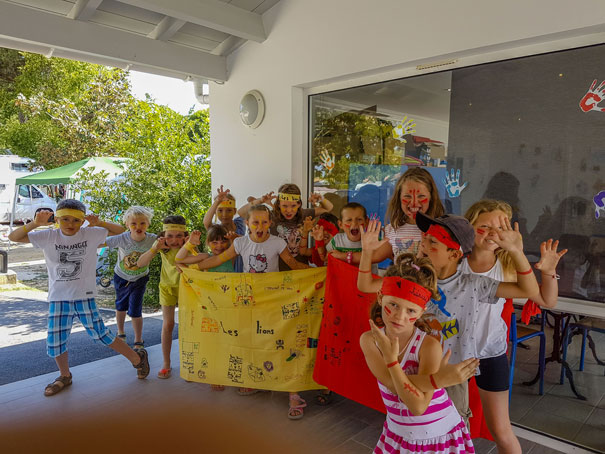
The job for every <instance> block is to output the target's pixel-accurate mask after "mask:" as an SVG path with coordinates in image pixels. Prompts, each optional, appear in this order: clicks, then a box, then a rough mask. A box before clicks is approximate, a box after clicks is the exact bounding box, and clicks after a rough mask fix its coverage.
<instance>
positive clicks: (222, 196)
mask: <svg viewBox="0 0 605 454" xmlns="http://www.w3.org/2000/svg"><path fill="white" fill-rule="evenodd" d="M217 191H218V196H217V197H216V200H218V201H219V202H224V201H225V200H227V196H228V195H229V189H223V185H222V184H221V187H220V188H218V189H217Z"/></svg>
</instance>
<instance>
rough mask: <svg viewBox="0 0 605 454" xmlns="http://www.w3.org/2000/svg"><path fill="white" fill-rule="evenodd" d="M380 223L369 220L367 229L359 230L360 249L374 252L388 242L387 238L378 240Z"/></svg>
mask: <svg viewBox="0 0 605 454" xmlns="http://www.w3.org/2000/svg"><path fill="white" fill-rule="evenodd" d="M380 226H381V224H380V221H378V220H371V221H370V222H368V226H367V228H366V229H365V230H364V229H363V228H362V229H361V249H362V250H364V251H368V252H371V251H375V250H376V249H378V248H380V246H382V245H383V244H384V243H387V242H388V241H389V240H388V239H387V238H385V239H383V240H379V239H378V238H379V237H380Z"/></svg>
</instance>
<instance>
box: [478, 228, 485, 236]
mask: <svg viewBox="0 0 605 454" xmlns="http://www.w3.org/2000/svg"><path fill="white" fill-rule="evenodd" d="M477 233H478V234H479V235H483V234H484V233H485V230H483V229H477Z"/></svg>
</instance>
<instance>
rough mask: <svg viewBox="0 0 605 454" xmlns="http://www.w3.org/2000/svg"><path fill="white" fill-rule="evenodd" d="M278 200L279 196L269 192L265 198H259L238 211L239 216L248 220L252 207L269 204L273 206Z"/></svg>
mask: <svg viewBox="0 0 605 454" xmlns="http://www.w3.org/2000/svg"><path fill="white" fill-rule="evenodd" d="M276 198H277V196H276V195H274V194H273V191H271V192H268V193H267V194H265V195H264V196H262V197H259V198H258V199H254V200H252V201H251V202H248V203H247V204H245V205H244V206H242V207H241V208H240V209H239V210H237V214H239V215H240V217H242V218H244V219H247V218H248V210H249V209H250V207H251V206H252V205H260V204H261V203H268V204H269V205H273V202H272V200H273V199H276Z"/></svg>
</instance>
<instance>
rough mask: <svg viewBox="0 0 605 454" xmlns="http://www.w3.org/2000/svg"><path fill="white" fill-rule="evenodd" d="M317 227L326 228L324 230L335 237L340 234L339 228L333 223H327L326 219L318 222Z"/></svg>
mask: <svg viewBox="0 0 605 454" xmlns="http://www.w3.org/2000/svg"><path fill="white" fill-rule="evenodd" d="M317 225H320V226H322V227H323V228H324V230H325V231H326V232H328V233H329V234H330V235H332V236H334V235H336V234H337V233H338V227H336V226H335V225H334V224H332V223H331V222H329V221H326V220H325V219H320V220H319V221H317Z"/></svg>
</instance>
